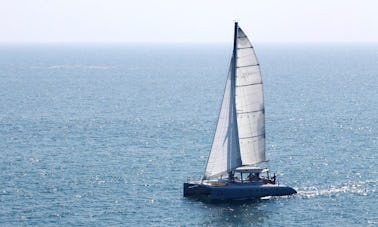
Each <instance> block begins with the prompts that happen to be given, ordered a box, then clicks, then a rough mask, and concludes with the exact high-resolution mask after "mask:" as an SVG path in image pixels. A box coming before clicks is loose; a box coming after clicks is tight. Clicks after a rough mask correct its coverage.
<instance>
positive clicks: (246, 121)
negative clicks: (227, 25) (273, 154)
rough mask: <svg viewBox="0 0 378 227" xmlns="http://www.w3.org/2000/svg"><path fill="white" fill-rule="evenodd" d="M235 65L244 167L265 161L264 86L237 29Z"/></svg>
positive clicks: (252, 53)
mask: <svg viewBox="0 0 378 227" xmlns="http://www.w3.org/2000/svg"><path fill="white" fill-rule="evenodd" d="M237 37H238V38H237V64H236V94H235V95H236V96H235V99H236V101H235V102H236V113H237V122H238V130H239V144H240V156H241V160H242V164H243V165H252V164H256V163H259V162H264V161H266V160H265V113H264V97H263V87H262V86H263V85H262V79H261V75H260V67H259V63H258V61H257V58H256V54H255V51H254V50H253V47H252V45H251V43H250V41H249V40H248V37H247V36H246V35H245V33H244V32H243V30H241V29H240V28H238V34H237Z"/></svg>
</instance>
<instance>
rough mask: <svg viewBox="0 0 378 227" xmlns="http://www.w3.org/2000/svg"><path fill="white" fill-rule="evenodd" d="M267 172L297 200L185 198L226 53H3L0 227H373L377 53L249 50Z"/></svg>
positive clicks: (28, 49) (371, 48)
mask: <svg viewBox="0 0 378 227" xmlns="http://www.w3.org/2000/svg"><path fill="white" fill-rule="evenodd" d="M255 47H256V51H257V55H258V57H259V60H260V65H261V69H262V74H263V80H264V86H265V87H264V92H265V101H266V124H267V125H266V129H267V157H268V159H269V160H270V161H269V162H268V163H267V164H266V166H267V167H269V168H270V169H271V170H272V171H275V172H277V173H279V175H280V177H279V182H280V184H286V185H289V186H292V187H294V188H295V189H296V190H297V191H298V194H297V195H295V196H291V197H282V198H271V199H263V200H259V201H254V202H245V203H238V204H235V203H226V204H206V203H203V202H199V201H195V200H191V199H186V198H183V197H182V183H183V182H185V181H186V179H187V177H188V176H191V177H197V178H199V177H200V176H201V174H202V172H203V170H204V166H205V162H206V160H207V156H208V152H209V150H210V146H211V142H212V137H213V134H214V130H215V125H216V120H217V114H218V111H219V106H220V102H221V98H222V95H223V88H224V83H225V79H226V75H227V70H228V64H229V61H230V56H231V45H228V44H219V45H206V44H172V45H169V44H137V45H132V44H127V45H121V44H93V45H89V44H64V45H63V44H62V45H58V44H33V45H32V44H30V45H16V44H9V45H5V44H2V45H1V46H0V154H1V159H0V170H1V171H0V225H1V226H14V225H36V226H45V225H48V226H51V225H59V226H66V225H91V226H111V225H136V226H143V225H153V226H166V225H170V226H193V225H200V226H202V225H204V226H225V225H226V226H252V225H253V226H293V225H299V226H309V225H320V226H342V225H346V226H377V225H378V209H377V204H378V192H377V186H378V155H377V153H378V45H377V44H371V45H370V44H369V45H368V44H366V45H361V44H256V45H255Z"/></svg>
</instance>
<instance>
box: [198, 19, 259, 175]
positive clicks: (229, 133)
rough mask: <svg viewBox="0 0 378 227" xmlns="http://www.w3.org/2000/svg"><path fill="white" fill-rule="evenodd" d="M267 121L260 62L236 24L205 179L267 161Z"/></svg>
mask: <svg viewBox="0 0 378 227" xmlns="http://www.w3.org/2000/svg"><path fill="white" fill-rule="evenodd" d="M264 125H265V120H264V99H263V90H262V80H261V76H260V69H259V65H258V61H257V58H256V55H255V52H254V50H253V47H252V45H251V43H250V42H249V40H248V38H247V36H246V35H245V33H244V32H243V31H242V30H241V29H240V28H239V27H238V25H237V23H235V34H234V51H233V57H232V60H231V65H230V69H229V73H228V77H227V82H226V87H225V91H224V96H223V101H222V106H221V111H220V113H219V119H218V124H217V129H216V131H215V136H214V140H213V144H212V147H211V152H210V155H209V159H208V162H207V166H206V170H205V176H204V177H205V178H206V179H208V178H211V177H216V176H220V175H223V174H225V173H227V172H231V171H232V170H234V169H235V168H237V167H239V166H242V165H251V164H256V163H259V162H263V161H265V126H264Z"/></svg>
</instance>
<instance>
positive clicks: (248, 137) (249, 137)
mask: <svg viewBox="0 0 378 227" xmlns="http://www.w3.org/2000/svg"><path fill="white" fill-rule="evenodd" d="M260 136H265V133H264V134H260V135H257V136H247V137H239V139H241V140H243V139H251V138H256V137H260Z"/></svg>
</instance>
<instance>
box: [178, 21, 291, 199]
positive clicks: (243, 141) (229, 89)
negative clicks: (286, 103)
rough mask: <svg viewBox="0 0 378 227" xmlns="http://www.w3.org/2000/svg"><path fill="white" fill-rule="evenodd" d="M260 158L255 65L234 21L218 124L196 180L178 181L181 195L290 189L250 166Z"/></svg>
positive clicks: (261, 122)
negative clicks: (203, 169)
mask: <svg viewBox="0 0 378 227" xmlns="http://www.w3.org/2000/svg"><path fill="white" fill-rule="evenodd" d="M266 161H267V160H266V159H265V113H264V98H263V87H262V80H261V75H260V67H259V63H258V61H257V58H256V55H255V52H254V49H253V46H252V45H251V43H250V41H249V40H248V37H247V36H246V35H245V33H244V32H243V30H242V29H241V28H240V27H239V26H238V23H237V22H236V23H235V29H234V48H233V53H232V58H231V64H230V68H229V72H228V77H227V81H226V87H225V91H224V95H223V101H222V106H221V110H220V113H219V119H218V124H217V128H216V132H215V135H214V140H213V144H212V147H211V152H210V155H209V158H208V161H207V165H206V169H205V173H204V176H203V178H202V180H200V181H188V182H187V183H184V196H185V197H187V196H194V197H205V198H207V199H210V200H240V199H256V198H261V197H266V196H283V195H291V194H294V193H296V191H295V190H294V189H293V188H291V187H287V186H283V185H278V184H277V183H276V175H273V176H271V175H269V170H268V169H266V168H261V167H259V166H256V164H259V163H262V162H266Z"/></svg>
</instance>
